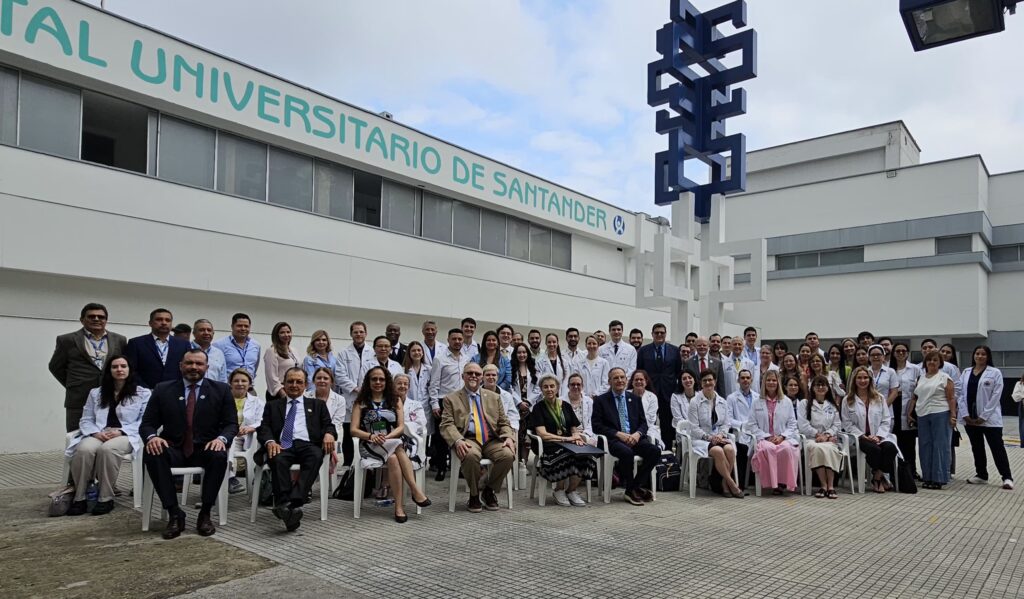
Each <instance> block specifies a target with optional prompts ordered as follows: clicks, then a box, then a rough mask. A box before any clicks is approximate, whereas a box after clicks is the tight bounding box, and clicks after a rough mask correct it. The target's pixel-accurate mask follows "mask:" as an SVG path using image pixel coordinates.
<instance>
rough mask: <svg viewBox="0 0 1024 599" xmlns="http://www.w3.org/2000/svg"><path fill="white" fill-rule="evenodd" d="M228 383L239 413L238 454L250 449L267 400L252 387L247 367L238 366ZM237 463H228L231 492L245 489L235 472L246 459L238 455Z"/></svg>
mask: <svg viewBox="0 0 1024 599" xmlns="http://www.w3.org/2000/svg"><path fill="white" fill-rule="evenodd" d="M228 383H229V384H230V385H231V397H232V398H233V399H234V400H235V412H236V413H237V414H238V434H237V435H235V440H234V444H235V451H236V456H237V455H239V454H241V453H242V452H244V451H245V450H247V449H249V446H250V445H251V444H252V442H253V440H254V438H253V437H250V435H251V434H252V433H255V432H256V429H258V428H259V427H260V424H262V422H263V408H264V406H266V404H267V400H265V399H263V398H262V397H260V396H259V395H256V394H255V393H250V392H249V389H252V375H251V374H249V371H248V370H246V369H245V368H236V369H234V370H233V371H232V372H231V374H230V375H229V376H228ZM234 461H235V462H236V463H235V464H228V468H231V469H232V472H233V473H234V474H232V476H231V478H230V479H229V480H228V492H229V493H232V494H234V493H241V492H243V491H245V485H244V484H242V481H240V480H238V477H237V476H235V474H237V473H238V465H239V464H245V459H244V458H242V457H236V458H235V460H234ZM245 475H246V476H252V475H253V474H252V472H246V473H245Z"/></svg>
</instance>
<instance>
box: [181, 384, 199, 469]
mask: <svg viewBox="0 0 1024 599" xmlns="http://www.w3.org/2000/svg"><path fill="white" fill-rule="evenodd" d="M195 413H196V386H195V385H189V386H188V400H187V401H186V402H185V435H184V437H183V438H182V444H183V445H184V447H182V448H181V452H182V453H184V454H185V457H186V458H187V457H189V456H191V455H192V449H193V443H192V417H193V416H194V415H195Z"/></svg>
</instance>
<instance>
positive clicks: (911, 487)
mask: <svg viewBox="0 0 1024 599" xmlns="http://www.w3.org/2000/svg"><path fill="white" fill-rule="evenodd" d="M896 480H897V481H898V482H899V491H900V493H909V494H911V495H913V494H914V493H917V483H915V482H914V473H913V472H911V471H910V465H909V464H907V463H906V462H905V461H903V460H902V459H901V460H900V461H899V463H898V464H897V465H896Z"/></svg>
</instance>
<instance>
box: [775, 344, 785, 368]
mask: <svg viewBox="0 0 1024 599" xmlns="http://www.w3.org/2000/svg"><path fill="white" fill-rule="evenodd" d="M788 353H789V346H788V345H786V342H785V341H776V342H775V343H774V344H773V345H772V362H774V363H775V365H776V366H778V367H780V368H781V367H782V357H783V356H785V355H786V354H788Z"/></svg>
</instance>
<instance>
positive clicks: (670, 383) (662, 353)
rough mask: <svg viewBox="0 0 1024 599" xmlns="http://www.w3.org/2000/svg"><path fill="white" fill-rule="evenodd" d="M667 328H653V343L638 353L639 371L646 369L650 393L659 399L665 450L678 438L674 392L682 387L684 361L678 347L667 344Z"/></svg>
mask: <svg viewBox="0 0 1024 599" xmlns="http://www.w3.org/2000/svg"><path fill="white" fill-rule="evenodd" d="M667 332H668V329H666V328H665V325H664V324H662V323H660V322H659V323H657V324H655V325H654V326H653V327H651V337H653V338H654V343H650V344H648V345H645V346H643V347H641V348H640V349H639V350H637V355H636V369H637V370H643V371H645V372H646V373H647V375H648V378H650V379H651V387H652V388H651V391H652V392H653V393H654V394H655V395H657V396H658V421H659V422H660V423H661V439H662V441H664V443H665V447H667V448H670V449H671V447H672V440H673V439H675V438H676V432H675V429H673V428H672V408H671V405H672V393H674V392H675V390H676V387H678V386H679V375H680V374H682V372H681V368H682V362H680V360H679V348H678V347H676V346H675V345H672V344H671V343H668V342H666V341H665V335H666V334H667Z"/></svg>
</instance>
